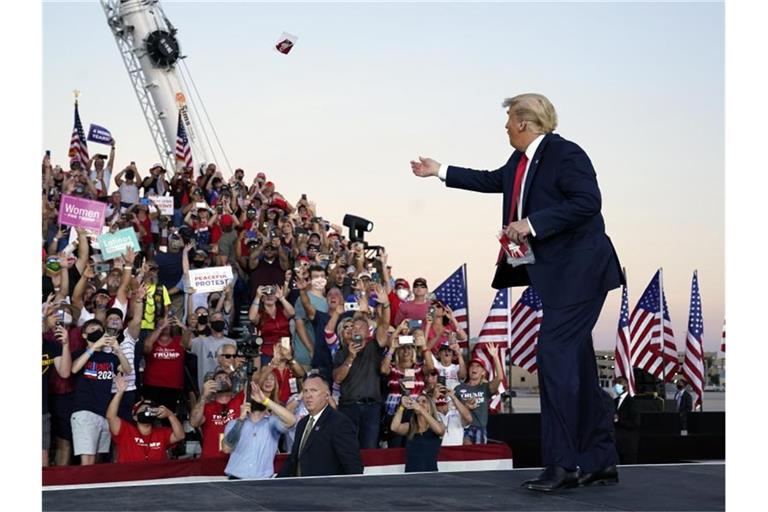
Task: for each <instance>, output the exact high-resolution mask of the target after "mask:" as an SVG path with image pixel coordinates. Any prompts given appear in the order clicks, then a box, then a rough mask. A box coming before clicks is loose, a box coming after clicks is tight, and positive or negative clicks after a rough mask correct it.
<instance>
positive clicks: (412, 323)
mask: <svg viewBox="0 0 768 512" xmlns="http://www.w3.org/2000/svg"><path fill="white" fill-rule="evenodd" d="M408 328H409V329H419V328H421V320H408Z"/></svg>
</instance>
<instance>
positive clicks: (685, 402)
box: [675, 378, 693, 432]
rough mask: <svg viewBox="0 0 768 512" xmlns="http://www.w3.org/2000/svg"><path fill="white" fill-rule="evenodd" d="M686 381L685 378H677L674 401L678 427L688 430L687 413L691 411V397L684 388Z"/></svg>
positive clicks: (686, 385)
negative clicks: (678, 417)
mask: <svg viewBox="0 0 768 512" xmlns="http://www.w3.org/2000/svg"><path fill="white" fill-rule="evenodd" d="M687 387H688V383H687V382H686V380H685V379H683V378H680V379H677V392H676V393H675V403H676V404H677V412H678V414H680V429H681V430H683V431H686V432H687V431H688V413H689V412H691V411H693V397H692V396H691V394H690V393H689V392H688V390H687V389H686V388H687Z"/></svg>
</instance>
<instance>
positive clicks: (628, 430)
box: [613, 377, 640, 464]
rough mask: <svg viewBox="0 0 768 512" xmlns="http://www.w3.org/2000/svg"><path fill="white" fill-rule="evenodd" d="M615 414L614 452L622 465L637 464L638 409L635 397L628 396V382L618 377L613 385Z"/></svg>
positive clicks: (638, 439) (638, 437)
mask: <svg viewBox="0 0 768 512" xmlns="http://www.w3.org/2000/svg"><path fill="white" fill-rule="evenodd" d="M613 389H614V391H615V392H616V398H615V399H614V404H615V409H616V414H615V415H614V417H613V427H614V430H615V432H616V451H618V452H619V461H620V462H621V463H622V464H637V448H638V446H639V444H640V430H639V429H640V409H639V408H638V406H637V403H635V397H633V396H632V395H630V394H629V382H627V379H625V378H624V377H619V378H617V379H616V382H614V384H613Z"/></svg>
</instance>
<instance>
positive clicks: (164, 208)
mask: <svg viewBox="0 0 768 512" xmlns="http://www.w3.org/2000/svg"><path fill="white" fill-rule="evenodd" d="M145 200H146V202H145ZM141 201H142V203H144V204H147V203H149V202H152V203H155V204H156V205H157V207H158V208H160V215H169V216H171V217H172V216H173V197H171V196H149V197H146V198H144V199H142V200H141Z"/></svg>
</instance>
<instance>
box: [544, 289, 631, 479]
mask: <svg viewBox="0 0 768 512" xmlns="http://www.w3.org/2000/svg"><path fill="white" fill-rule="evenodd" d="M605 297H606V294H605V293H603V294H600V295H599V296H597V297H595V298H593V299H590V300H589V301H586V302H582V303H579V304H574V305H570V306H566V307H563V308H548V307H547V306H544V308H543V311H542V322H541V326H540V332H539V340H538V343H537V349H536V360H537V364H538V367H539V370H538V373H539V388H540V399H541V452H542V453H541V458H542V463H543V465H544V466H549V465H555V466H561V467H563V468H565V469H566V470H575V469H576V467H579V468H581V470H582V471H584V472H594V471H598V470H600V469H603V468H605V467H607V466H610V465H612V464H616V463H618V455H617V453H616V445H615V444H614V439H613V404H612V403H611V401H610V399H609V398H606V393H605V392H604V391H603V390H602V389H601V388H600V384H599V381H598V376H597V363H596V361H595V351H594V348H593V347H592V329H593V328H594V326H595V324H596V323H597V318H598V316H599V315H600V310H601V309H602V307H603V303H604V302H605Z"/></svg>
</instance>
